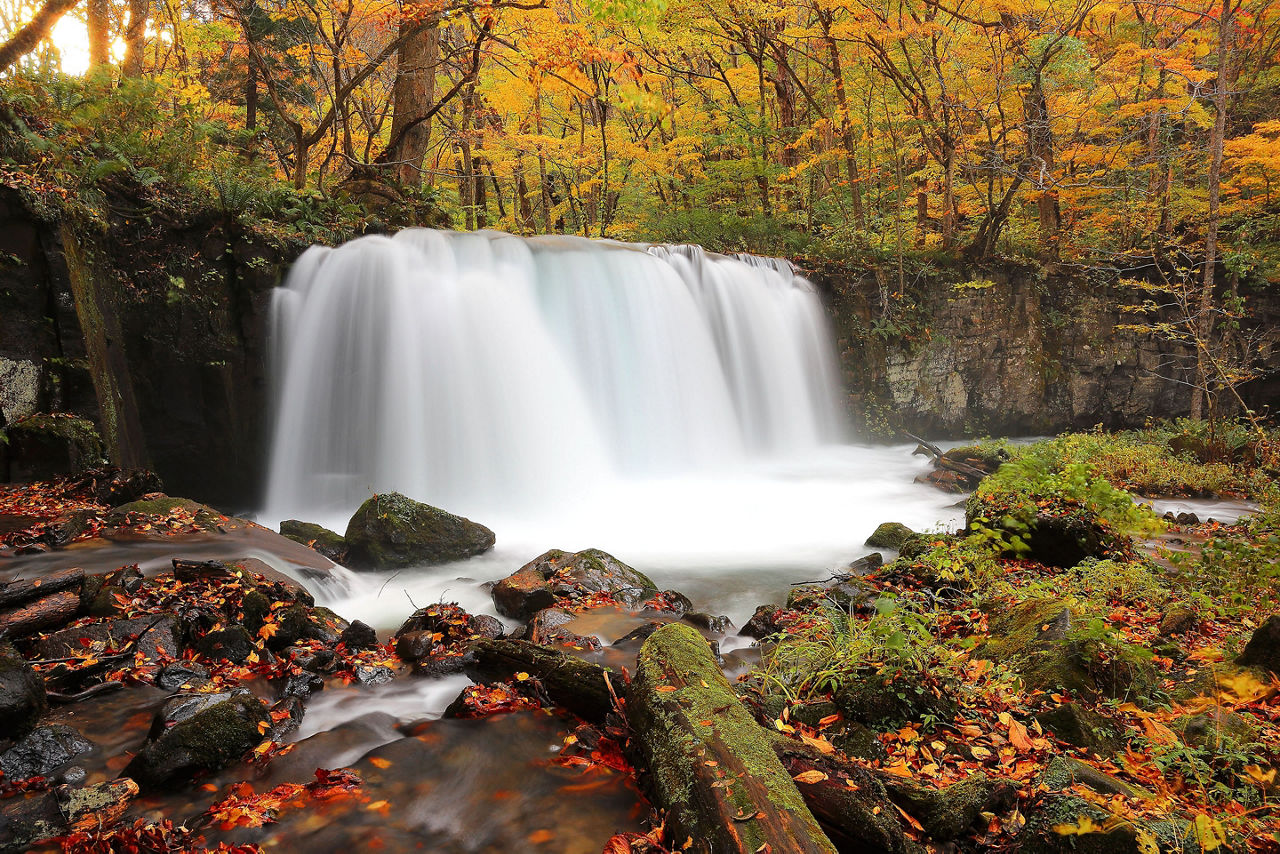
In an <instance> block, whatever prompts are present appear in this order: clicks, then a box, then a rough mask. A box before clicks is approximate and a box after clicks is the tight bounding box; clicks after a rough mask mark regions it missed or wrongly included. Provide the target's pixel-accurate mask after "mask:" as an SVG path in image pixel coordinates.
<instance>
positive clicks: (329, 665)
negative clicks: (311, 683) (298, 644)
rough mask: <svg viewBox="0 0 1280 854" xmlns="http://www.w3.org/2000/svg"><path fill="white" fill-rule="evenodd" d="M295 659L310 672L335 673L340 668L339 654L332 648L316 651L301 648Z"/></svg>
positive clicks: (295, 661)
mask: <svg viewBox="0 0 1280 854" xmlns="http://www.w3.org/2000/svg"><path fill="white" fill-rule="evenodd" d="M293 661H294V663H295V664H297V665H298V666H299V667H301V668H302V669H303V670H306V671H307V672H309V673H322V674H325V673H333V672H335V671H336V670H337V669H338V656H337V654H336V653H334V651H333V650H331V649H321V650H316V651H315V652H306V651H302V650H299V651H298V652H297V654H295V655H294V656H293Z"/></svg>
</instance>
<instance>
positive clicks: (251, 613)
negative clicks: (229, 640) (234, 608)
mask: <svg viewBox="0 0 1280 854" xmlns="http://www.w3.org/2000/svg"><path fill="white" fill-rule="evenodd" d="M240 609H241V610H242V611H243V612H244V619H243V620H242V621H241V625H243V626H244V627H245V628H246V629H247V630H248V631H249V634H251V635H256V634H257V633H258V630H259V629H261V628H262V626H263V625H264V624H265V623H266V621H267V615H268V614H270V613H271V597H270V596H268V595H267V594H265V593H263V592H262V591H261V590H250V591H249V592H248V593H246V594H244V599H243V600H242V601H241V604H240Z"/></svg>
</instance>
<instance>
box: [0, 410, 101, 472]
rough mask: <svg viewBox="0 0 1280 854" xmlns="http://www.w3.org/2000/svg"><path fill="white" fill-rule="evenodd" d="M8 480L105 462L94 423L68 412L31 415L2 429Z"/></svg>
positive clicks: (83, 467) (79, 469) (80, 468)
mask: <svg viewBox="0 0 1280 854" xmlns="http://www.w3.org/2000/svg"><path fill="white" fill-rule="evenodd" d="M5 435H6V437H7V441H6V444H7V445H8V447H7V449H6V451H7V456H8V458H9V479H10V480H12V481H13V482H15V483H25V482H28V481H36V480H48V479H50V478H53V477H57V476H59V475H68V474H75V473H77V472H80V471H84V470H85V469H89V468H92V467H94V466H98V465H101V464H103V463H104V462H106V460H105V459H104V456H103V446H102V438H101V437H100V436H99V435H98V429H97V428H96V427H95V426H94V425H93V422H91V421H87V420H85V419H84V418H77V417H75V416H71V415H62V414H52V415H31V416H28V417H26V418H23V419H20V420H18V421H16V422H15V423H13V424H10V425H9V426H8V427H7V428H5Z"/></svg>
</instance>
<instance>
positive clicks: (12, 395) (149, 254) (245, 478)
mask: <svg viewBox="0 0 1280 854" xmlns="http://www.w3.org/2000/svg"><path fill="white" fill-rule="evenodd" d="M125 205H128V206H125ZM113 209H114V210H116V211H117V212H118V213H117V215H115V216H113V217H112V218H111V219H110V221H109V222H107V223H102V222H97V221H78V220H76V219H74V218H72V217H71V216H70V215H69V214H67V213H66V212H64V211H48V210H44V209H43V208H41V207H39V206H36V205H32V204H31V203H30V202H29V201H28V200H27V199H26V198H24V197H23V196H22V195H21V194H19V193H18V192H17V191H15V190H13V189H11V188H7V187H0V415H2V416H3V420H6V421H9V422H12V421H13V420H15V419H17V418H20V417H22V416H23V415H27V414H30V413H33V412H45V411H55V410H57V411H67V412H75V413H77V414H81V415H84V416H86V417H89V418H92V419H93V420H94V421H95V422H96V423H97V424H98V426H99V429H100V431H101V432H102V435H103V439H104V442H105V444H106V446H107V450H108V453H109V454H110V456H111V459H112V461H113V462H116V463H117V464H120V465H125V466H149V467H152V468H154V469H155V471H157V472H158V473H159V474H160V476H161V478H162V479H163V480H164V483H165V486H166V488H167V489H168V490H170V491H172V492H173V493H174V494H177V495H198V496H200V497H201V498H202V499H204V500H206V501H210V502H215V503H220V504H223V505H226V506H228V507H230V508H233V509H234V508H236V507H246V506H249V505H251V504H252V503H253V501H254V500H255V498H256V490H257V481H256V479H257V477H258V476H259V474H258V473H259V472H260V471H261V469H262V466H263V463H264V460H265V452H266V448H265V426H266V425H265V415H266V404H265V399H266V366H265V341H264V334H263V330H264V329H265V325H266V324H265V319H266V312H267V306H268V302H269V299H270V290H271V288H273V287H274V286H275V285H276V284H277V283H278V282H279V280H280V277H281V275H282V274H283V272H284V271H285V270H286V268H287V265H288V263H289V262H290V261H291V260H292V258H293V257H295V256H296V254H297V252H298V251H299V250H300V248H301V247H287V246H286V247H281V246H276V245H272V244H269V243H267V242H264V241H263V240H261V239H260V238H257V237H256V236H254V235H253V233H252V232H250V231H248V230H247V229H245V228H244V227H243V226H241V225H240V224H239V223H238V222H237V221H236V220H235V219H234V218H233V217H224V216H220V215H217V214H213V213H208V214H202V215H197V216H194V217H191V218H187V219H184V220H182V221H180V222H178V221H173V220H170V219H168V218H166V217H165V216H164V214H163V213H162V212H161V211H157V210H153V209H148V208H147V207H146V206H145V204H138V203H136V202H135V200H132V199H130V200H128V201H122V202H121V203H120V204H117V205H115V206H113ZM3 474H4V473H3V472H0V477H3Z"/></svg>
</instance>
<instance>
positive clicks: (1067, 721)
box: [1036, 703, 1120, 756]
mask: <svg viewBox="0 0 1280 854" xmlns="http://www.w3.org/2000/svg"><path fill="white" fill-rule="evenodd" d="M1036 720H1038V721H1039V722H1040V726H1041V727H1043V728H1044V729H1045V731H1046V732H1050V733H1052V734H1053V735H1054V736H1055V737H1056V738H1057V739H1058V740H1059V741H1062V742H1065V743H1067V744H1070V745H1073V746H1075V747H1082V748H1084V749H1086V750H1092V751H1093V752H1094V753H1097V754H1098V755H1100V756H1107V755H1110V754H1113V753H1115V752H1116V751H1117V750H1119V749H1120V734H1119V731H1118V730H1117V729H1116V727H1115V725H1114V724H1112V723H1111V721H1109V720H1107V719H1106V718H1104V717H1103V716H1102V715H1100V714H1098V713H1097V712H1094V711H1090V710H1089V709H1086V708H1085V707H1084V706H1081V705H1080V704H1079V703H1063V704H1061V705H1059V706H1054V707H1053V708H1052V709H1047V710H1045V711H1043V712H1040V714H1038V715H1036Z"/></svg>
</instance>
